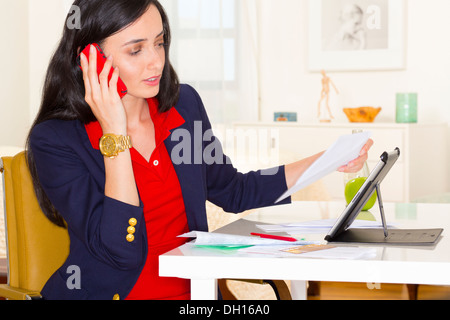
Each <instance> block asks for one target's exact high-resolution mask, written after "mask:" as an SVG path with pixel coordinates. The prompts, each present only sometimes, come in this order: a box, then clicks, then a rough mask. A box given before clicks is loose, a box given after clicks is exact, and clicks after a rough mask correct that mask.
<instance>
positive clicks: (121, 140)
mask: <svg viewBox="0 0 450 320" xmlns="http://www.w3.org/2000/svg"><path fill="white" fill-rule="evenodd" d="M99 146H100V152H101V153H102V155H103V156H105V157H108V158H110V159H114V158H115V157H117V156H118V155H119V153H120V152H124V151H125V150H127V149H131V148H132V147H133V146H132V143H131V137H130V136H122V135H115V134H105V135H103V137H102V138H101V139H100V143H99Z"/></svg>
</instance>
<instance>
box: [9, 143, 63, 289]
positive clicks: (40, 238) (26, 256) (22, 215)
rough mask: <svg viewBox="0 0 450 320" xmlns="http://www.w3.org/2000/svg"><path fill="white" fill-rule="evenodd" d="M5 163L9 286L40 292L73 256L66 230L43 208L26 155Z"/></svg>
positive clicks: (22, 153) (22, 154)
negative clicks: (69, 257) (38, 199)
mask: <svg viewBox="0 0 450 320" xmlns="http://www.w3.org/2000/svg"><path fill="white" fill-rule="evenodd" d="M2 160H3V167H4V172H3V178H4V194H5V224H6V237H7V256H8V284H9V285H10V286H11V287H17V288H23V289H26V290H32V291H38V292H40V291H41V290H42V288H43V286H44V285H45V283H46V282H47V280H48V279H49V278H50V276H51V275H52V274H53V273H54V272H55V271H56V270H57V269H58V268H59V267H61V266H62V264H63V263H64V261H65V260H66V259H67V256H68V254H69V245H70V240H69V235H68V232H67V230H66V229H63V228H60V227H58V226H56V225H54V224H52V223H51V222H50V221H49V220H48V219H47V218H46V217H45V215H44V213H43V212H42V210H41V209H40V207H39V204H38V201H37V198H36V195H35V193H34V188H33V183H32V180H31V175H30V172H29V169H28V166H27V162H26V153H25V152H21V153H19V154H17V155H16V156H15V157H12V158H11V157H5V158H2Z"/></svg>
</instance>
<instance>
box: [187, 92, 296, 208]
mask: <svg viewBox="0 0 450 320" xmlns="http://www.w3.org/2000/svg"><path fill="white" fill-rule="evenodd" d="M193 91H194V94H195V96H196V99H197V103H198V107H199V110H200V115H201V118H202V126H203V134H205V132H210V133H211V134H210V135H211V137H210V138H211V139H210V141H203V143H204V146H203V150H204V151H205V152H204V154H205V156H206V157H207V156H208V155H209V154H210V153H211V154H213V157H214V161H213V160H212V159H211V161H208V159H207V158H205V159H204V161H206V162H208V163H207V164H206V168H207V169H206V175H207V190H208V200H209V201H211V202H212V203H214V204H216V205H218V206H220V207H222V208H223V209H224V210H225V211H226V212H230V213H241V212H244V211H246V210H251V209H256V208H262V207H268V206H273V205H275V201H276V200H277V199H278V198H279V197H280V196H281V195H282V194H283V193H284V192H286V190H287V189H288V188H287V184H286V175H285V166H280V167H275V168H270V169H266V170H259V171H252V172H249V173H246V174H243V173H240V172H238V170H237V169H236V168H234V166H233V165H232V163H231V160H230V158H228V157H227V156H226V155H225V154H224V152H223V148H222V145H221V143H220V141H219V140H218V139H217V137H215V136H214V135H212V128H211V123H210V121H209V118H208V115H207V113H206V110H205V107H204V105H203V102H202V101H201V98H200V96H199V95H198V93H197V92H196V91H195V90H193ZM207 136H208V134H206V135H205V137H207ZM208 140H209V139H208ZM208 150H210V151H211V150H214V152H212V151H211V152H209V151H208ZM288 203H291V198H288V199H285V200H284V201H282V202H280V203H279V205H282V204H288Z"/></svg>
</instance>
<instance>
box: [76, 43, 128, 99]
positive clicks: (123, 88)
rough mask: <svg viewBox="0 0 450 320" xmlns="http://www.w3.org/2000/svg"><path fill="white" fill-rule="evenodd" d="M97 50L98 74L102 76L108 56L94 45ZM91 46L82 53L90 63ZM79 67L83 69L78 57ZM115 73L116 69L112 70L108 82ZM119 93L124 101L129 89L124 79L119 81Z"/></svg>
mask: <svg viewBox="0 0 450 320" xmlns="http://www.w3.org/2000/svg"><path fill="white" fill-rule="evenodd" d="M92 45H93V46H94V47H95V48H96V49H97V74H99V75H100V73H101V72H102V71H103V67H104V66H105V63H106V59H107V57H106V55H105V54H104V53H103V50H102V49H101V48H100V46H99V45H98V44H96V43H93V44H92ZM90 47H91V45H88V46H87V47H86V48H85V49H84V50H83V51H82V52H83V54H84V55H85V56H86V58H87V59H88V61H89V50H90ZM78 65H79V66H80V68H81V63H80V57H79V56H78ZM113 73H114V69H111V71H110V73H109V76H108V82H109V81H110V80H111V77H112V75H113ZM117 92H118V93H119V96H120V98H121V99H122V98H123V97H124V96H125V95H126V94H127V93H128V89H127V87H126V85H125V83H123V81H122V79H120V77H119V80H118V81H117Z"/></svg>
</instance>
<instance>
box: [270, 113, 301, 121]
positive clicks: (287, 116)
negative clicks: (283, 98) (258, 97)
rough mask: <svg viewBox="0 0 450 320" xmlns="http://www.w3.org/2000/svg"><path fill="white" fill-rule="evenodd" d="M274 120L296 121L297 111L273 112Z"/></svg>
mask: <svg viewBox="0 0 450 320" xmlns="http://www.w3.org/2000/svg"><path fill="white" fill-rule="evenodd" d="M274 121H275V122H297V112H275V113H274Z"/></svg>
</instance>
